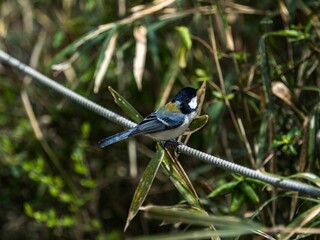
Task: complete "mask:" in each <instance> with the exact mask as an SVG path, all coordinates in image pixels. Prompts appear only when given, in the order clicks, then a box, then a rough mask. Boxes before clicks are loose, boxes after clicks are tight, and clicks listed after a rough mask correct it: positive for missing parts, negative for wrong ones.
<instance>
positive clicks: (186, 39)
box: [176, 27, 192, 50]
mask: <svg viewBox="0 0 320 240" xmlns="http://www.w3.org/2000/svg"><path fill="white" fill-rule="evenodd" d="M176 30H177V32H178V34H179V37H180V39H181V42H182V44H183V47H184V48H185V49H186V50H190V49H191V46H192V40H191V35H190V31H189V29H188V28H187V27H176Z"/></svg>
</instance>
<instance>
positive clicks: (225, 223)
mask: <svg viewBox="0 0 320 240" xmlns="http://www.w3.org/2000/svg"><path fill="white" fill-rule="evenodd" d="M141 210H142V211H144V212H145V216H146V217H147V218H153V219H160V220H163V221H165V222H170V223H177V222H179V223H181V222H182V223H186V224H194V225H200V226H201V225H202V226H211V225H214V226H216V227H219V228H221V229H229V230H230V229H237V230H243V231H254V230H257V229H259V228H260V225H259V224H257V223H254V222H252V221H250V220H245V219H240V218H236V217H231V216H225V217H218V216H212V215H208V214H206V213H204V212H202V211H196V209H193V208H192V209H186V208H185V207H179V206H178V207H177V206H174V207H159V206H146V207H143V208H141Z"/></svg>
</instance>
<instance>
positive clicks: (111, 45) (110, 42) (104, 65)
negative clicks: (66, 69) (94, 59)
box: [93, 32, 118, 93]
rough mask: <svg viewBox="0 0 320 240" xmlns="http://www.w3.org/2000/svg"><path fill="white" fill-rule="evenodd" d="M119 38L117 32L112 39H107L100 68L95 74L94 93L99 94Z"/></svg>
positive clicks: (101, 56) (99, 63)
mask: <svg viewBox="0 0 320 240" xmlns="http://www.w3.org/2000/svg"><path fill="white" fill-rule="evenodd" d="M117 38H118V33H117V32H115V33H113V34H112V36H111V38H110V39H107V44H106V48H105V51H104V53H102V54H101V55H100V57H99V58H100V59H102V60H101V61H100V60H99V61H98V67H97V70H96V72H95V81H94V90H93V91H94V93H97V92H99V89H100V86H101V83H102V80H103V77H104V75H105V73H106V72H107V70H108V67H109V64H110V61H111V57H112V55H113V52H114V49H115V46H116V41H117Z"/></svg>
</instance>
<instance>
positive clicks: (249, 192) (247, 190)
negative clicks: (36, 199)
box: [240, 181, 259, 204]
mask: <svg viewBox="0 0 320 240" xmlns="http://www.w3.org/2000/svg"><path fill="white" fill-rule="evenodd" d="M240 187H241V190H242V192H243V193H244V194H245V195H246V196H247V198H248V199H250V200H251V202H252V203H254V204H258V203H259V196H258V195H257V193H256V192H255V190H254V189H253V187H252V186H251V185H250V184H249V183H247V182H246V181H243V182H241V184H240Z"/></svg>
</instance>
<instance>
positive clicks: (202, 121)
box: [185, 115, 209, 135]
mask: <svg viewBox="0 0 320 240" xmlns="http://www.w3.org/2000/svg"><path fill="white" fill-rule="evenodd" d="M208 119H209V116H208V115H202V116H199V117H196V118H195V119H193V121H192V123H191V124H190V126H189V128H188V130H187V131H186V132H185V134H186V135H189V134H192V133H194V132H197V131H199V130H200V129H201V128H203V127H204V125H206V123H207V122H208Z"/></svg>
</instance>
